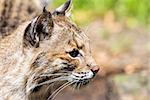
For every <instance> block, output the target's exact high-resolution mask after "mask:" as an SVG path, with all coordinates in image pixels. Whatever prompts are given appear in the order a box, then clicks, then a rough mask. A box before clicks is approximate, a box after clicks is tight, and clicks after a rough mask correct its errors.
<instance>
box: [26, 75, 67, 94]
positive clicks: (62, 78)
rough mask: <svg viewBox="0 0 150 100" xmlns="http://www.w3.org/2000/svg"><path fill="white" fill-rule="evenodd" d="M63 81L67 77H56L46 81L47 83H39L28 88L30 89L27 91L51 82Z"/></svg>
mask: <svg viewBox="0 0 150 100" xmlns="http://www.w3.org/2000/svg"><path fill="white" fill-rule="evenodd" d="M64 80H67V77H57V78H54V79H52V80H48V81H45V82H42V83H39V84H37V85H34V86H32V87H30V88H29V89H28V91H30V90H32V89H34V88H35V87H38V86H41V85H45V84H50V83H53V82H56V81H64ZM28 91H27V92H28Z"/></svg>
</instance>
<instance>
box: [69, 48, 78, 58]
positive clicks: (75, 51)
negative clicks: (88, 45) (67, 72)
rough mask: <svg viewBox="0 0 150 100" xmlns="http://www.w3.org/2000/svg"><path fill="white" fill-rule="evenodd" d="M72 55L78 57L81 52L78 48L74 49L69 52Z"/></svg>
mask: <svg viewBox="0 0 150 100" xmlns="http://www.w3.org/2000/svg"><path fill="white" fill-rule="evenodd" d="M69 54H70V56H71V57H77V56H78V54H79V51H78V50H77V49H73V50H72V51H71V52H69Z"/></svg>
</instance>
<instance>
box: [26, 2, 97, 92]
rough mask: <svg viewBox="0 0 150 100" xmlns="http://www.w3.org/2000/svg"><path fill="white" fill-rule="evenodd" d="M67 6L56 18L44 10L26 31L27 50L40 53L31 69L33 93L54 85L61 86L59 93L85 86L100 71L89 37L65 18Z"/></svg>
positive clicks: (58, 12)
mask: <svg viewBox="0 0 150 100" xmlns="http://www.w3.org/2000/svg"><path fill="white" fill-rule="evenodd" d="M67 4H70V0H68V2H66V3H65V4H64V5H63V6H64V7H69V6H66V5H67ZM63 6H61V7H62V8H59V9H56V10H55V11H54V12H53V14H51V13H50V12H48V11H46V10H45V9H44V11H43V13H42V14H41V15H40V16H39V17H37V18H36V19H34V20H33V21H32V22H31V23H30V24H29V25H28V27H27V28H26V31H25V35H24V48H26V49H28V48H34V49H36V50H37V51H38V50H39V51H40V52H39V53H38V54H37V56H36V57H35V59H34V61H33V62H32V64H31V66H30V67H31V70H32V71H31V74H30V78H29V79H28V81H27V84H28V88H29V91H30V92H31V90H32V92H39V91H40V90H42V89H41V88H42V87H44V86H45V85H48V86H49V85H50V84H54V87H55V85H56V84H59V86H58V87H57V88H58V89H61V88H60V87H64V86H67V85H73V84H74V85H75V86H76V87H77V86H78V85H80V86H82V85H85V84H87V83H88V82H89V81H90V80H91V79H92V78H93V77H94V76H95V74H96V73H97V72H98V70H99V68H98V66H97V65H96V63H95V61H94V59H93V58H92V56H91V49H90V45H89V39H88V37H87V36H86V35H85V33H84V32H83V31H81V30H80V29H79V28H78V27H77V26H76V25H74V24H73V23H72V22H71V21H70V19H69V18H68V17H66V16H65V11H66V10H67V9H66V8H63ZM60 9H61V10H60ZM63 10H64V11H63ZM64 82H65V84H66V85H65V84H63V83H64ZM31 83H32V84H31ZM62 84H63V85H64V86H63V85H62ZM61 85H62V86H61ZM46 89H47V88H46Z"/></svg>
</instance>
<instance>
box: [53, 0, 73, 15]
mask: <svg viewBox="0 0 150 100" xmlns="http://www.w3.org/2000/svg"><path fill="white" fill-rule="evenodd" d="M71 5H72V0H68V1H66V2H65V3H64V4H63V5H61V6H60V7H58V8H57V9H55V10H54V12H53V14H54V15H65V14H66V13H67V12H68V11H69V10H70V8H71Z"/></svg>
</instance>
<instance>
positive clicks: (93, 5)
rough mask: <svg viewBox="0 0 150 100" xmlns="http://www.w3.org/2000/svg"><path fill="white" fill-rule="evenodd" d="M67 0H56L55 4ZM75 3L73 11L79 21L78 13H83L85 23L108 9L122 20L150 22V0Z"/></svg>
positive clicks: (76, 0)
mask: <svg viewBox="0 0 150 100" xmlns="http://www.w3.org/2000/svg"><path fill="white" fill-rule="evenodd" d="M65 1H66V0H54V6H58V5H60V4H62V3H63V2H65ZM73 5H74V10H73V11H74V12H73V13H74V17H75V19H76V21H77V22H80V21H81V20H80V21H79V18H78V16H79V14H78V13H80V14H81V13H82V14H81V15H83V19H84V20H82V21H83V23H85V22H88V21H89V20H93V19H95V18H103V17H104V15H105V14H106V13H107V12H108V11H113V12H114V13H115V16H116V18H117V19H118V20H120V21H124V20H127V21H128V20H129V21H135V22H136V21H137V22H139V23H142V24H145V25H147V24H149V23H150V1H149V0H73ZM84 15H88V17H87V18H85V17H84ZM80 18H82V17H80ZM92 18H93V19H92ZM131 19H132V20H131ZM81 23H82V22H81Z"/></svg>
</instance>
